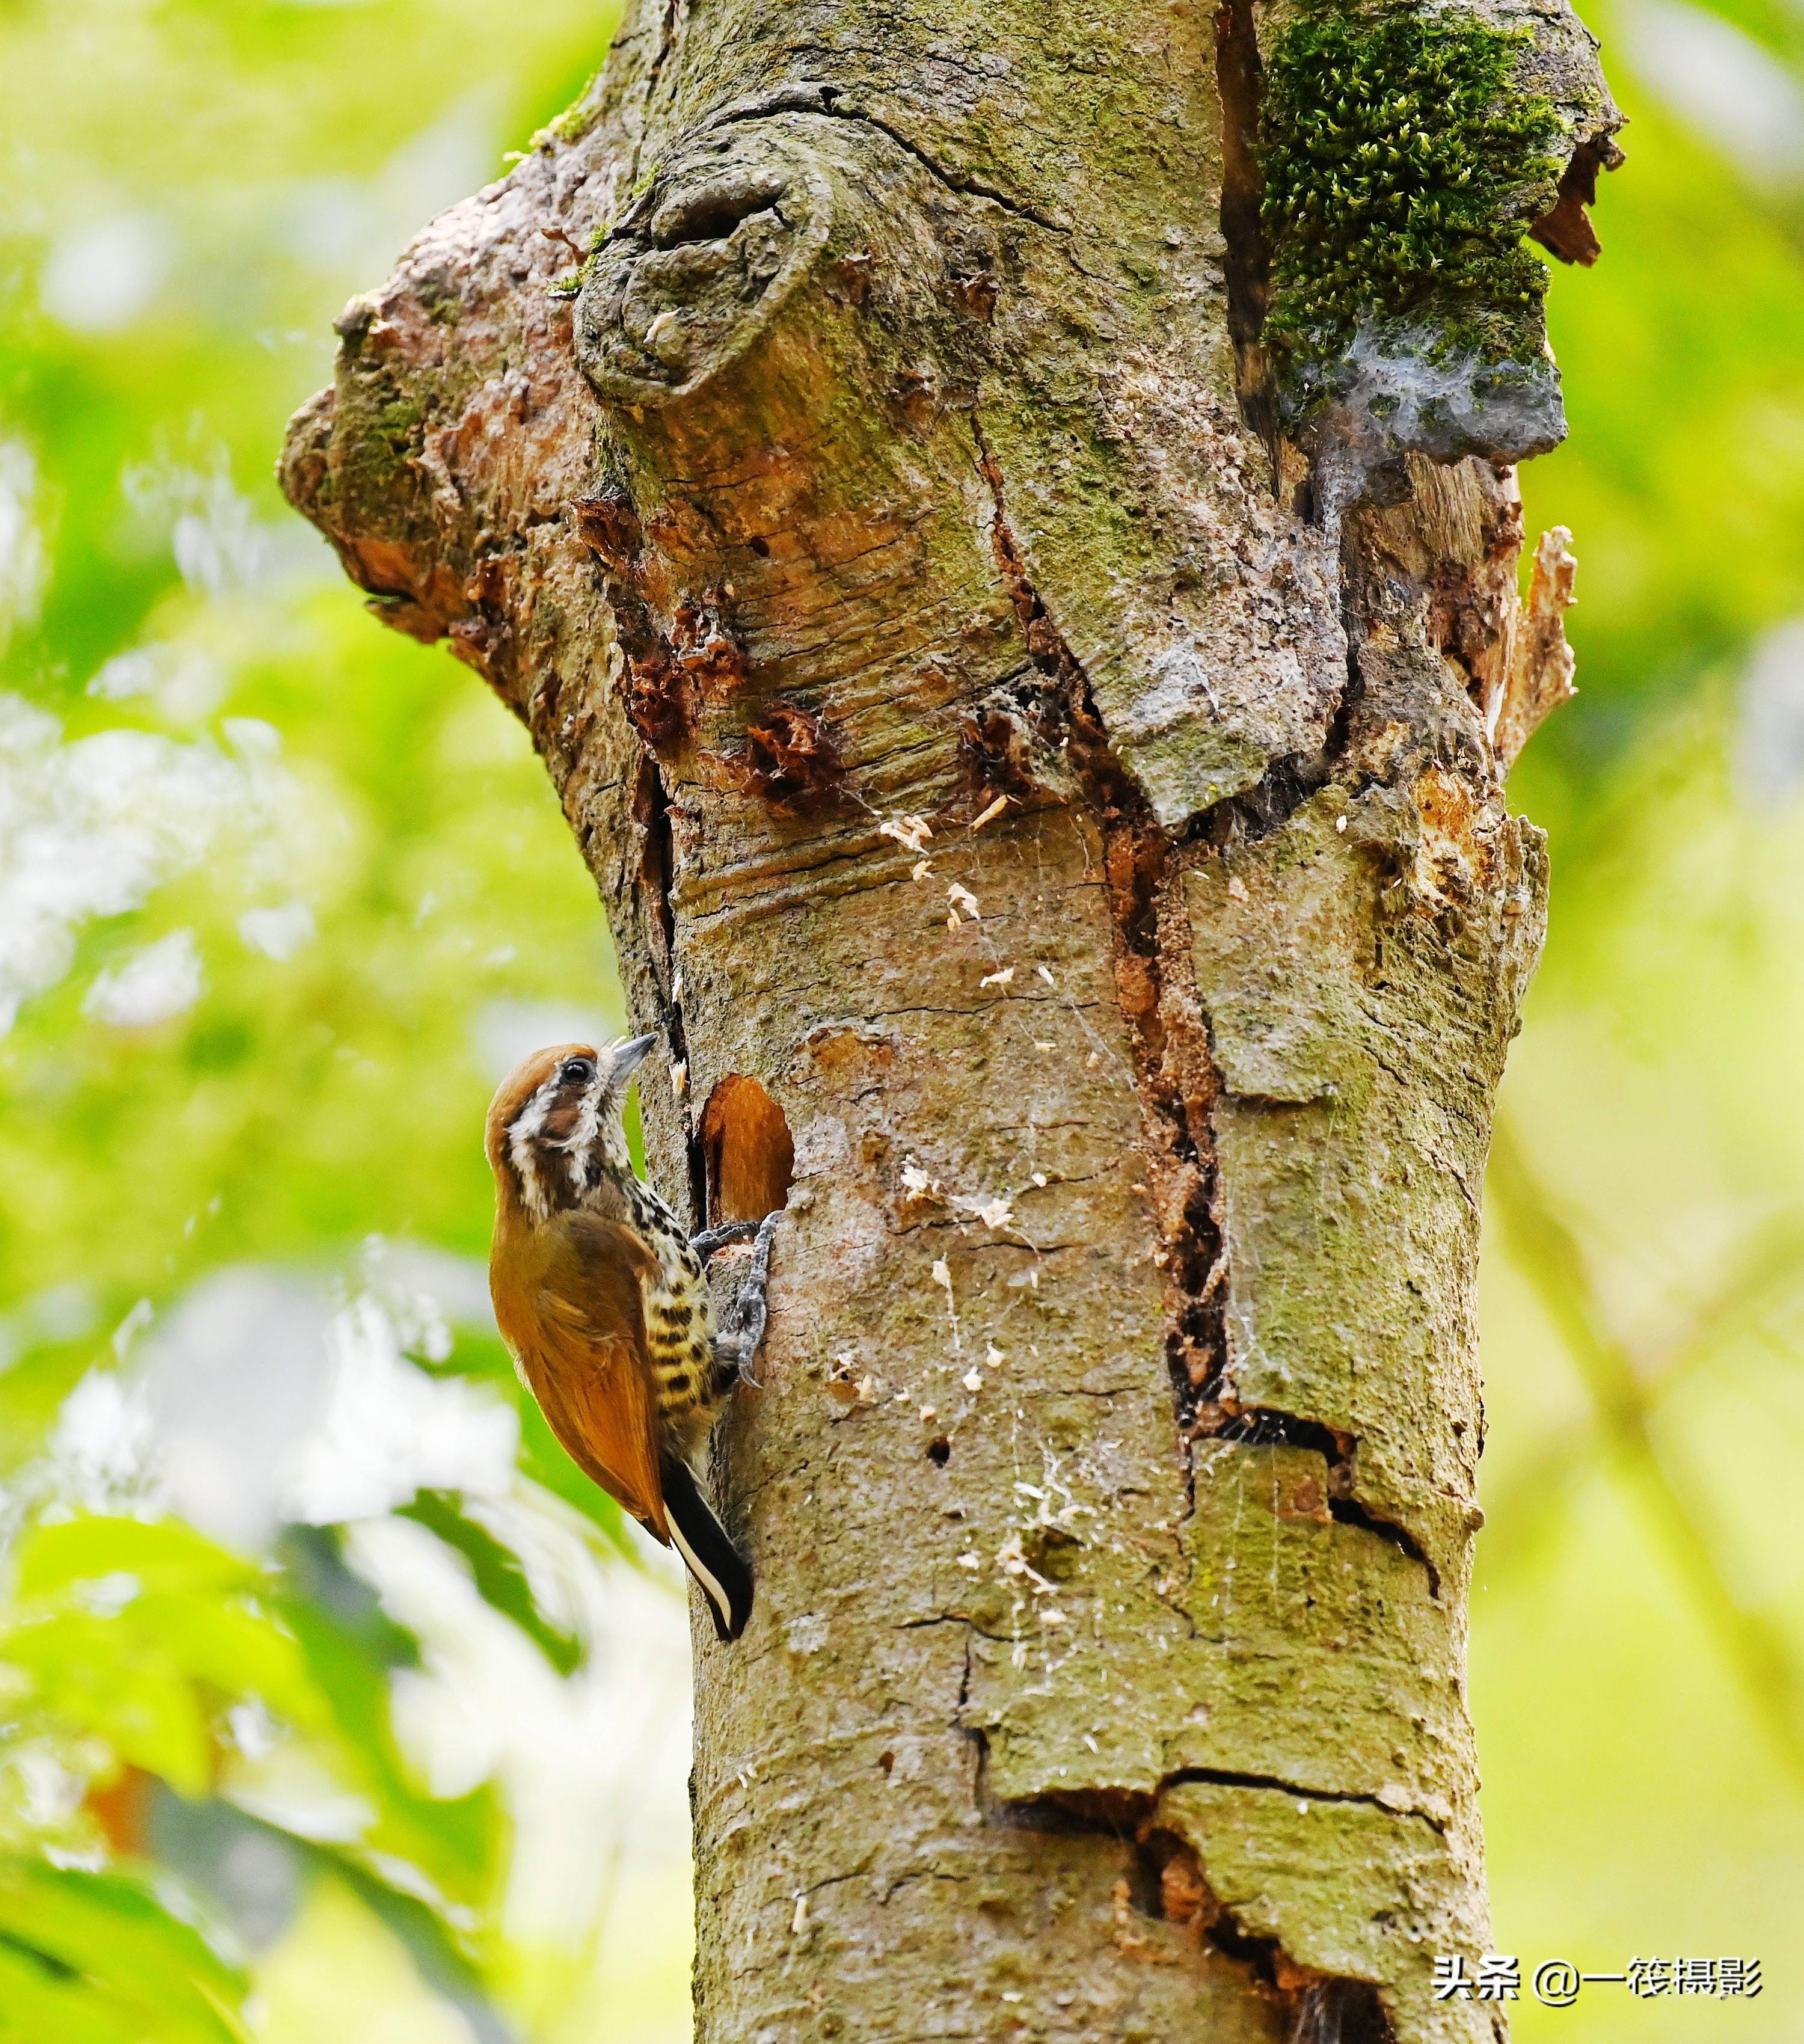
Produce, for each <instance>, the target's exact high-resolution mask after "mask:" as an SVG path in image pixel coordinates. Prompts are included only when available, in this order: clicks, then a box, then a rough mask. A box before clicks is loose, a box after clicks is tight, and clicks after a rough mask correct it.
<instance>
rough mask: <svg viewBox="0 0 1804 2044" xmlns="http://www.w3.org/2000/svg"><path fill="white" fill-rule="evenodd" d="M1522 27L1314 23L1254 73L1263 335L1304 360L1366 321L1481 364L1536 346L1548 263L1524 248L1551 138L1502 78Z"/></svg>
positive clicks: (1422, 19)
mask: <svg viewBox="0 0 1804 2044" xmlns="http://www.w3.org/2000/svg"><path fill="white" fill-rule="evenodd" d="M1529 40H1530V37H1529V33H1528V31H1527V30H1526V29H1515V30H1511V29H1497V28H1495V27H1493V26H1491V25H1490V24H1489V23H1487V22H1485V21H1480V20H1479V19H1478V18H1476V17H1474V16H1472V15H1470V14H1464V13H1423V12H1417V11H1414V10H1411V11H1408V12H1404V13H1392V14H1387V15H1384V16H1380V17H1375V18H1366V19H1363V20H1361V19H1358V18H1354V19H1350V20H1349V19H1347V18H1345V17H1334V16H1327V15H1309V16H1306V17H1304V18H1303V19H1302V20H1300V21H1296V22H1295V23H1293V24H1292V25H1291V26H1290V27H1289V28H1288V29H1286V30H1285V32H1284V35H1283V37H1281V38H1280V40H1279V42H1278V44H1277V47H1276V49H1275V50H1274V51H1273V52H1272V58H1271V61H1270V63H1269V67H1268V70H1267V75H1266V90H1265V107H1264V112H1263V116H1262V122H1261V129H1262V133H1261V165H1262V167H1263V170H1264V173H1265V201H1264V216H1263V217H1264V221H1265V232H1266V236H1267V238H1268V240H1269V242H1270V244H1271V248H1272V284H1273V297H1272V309H1271V313H1270V315H1269V319H1268V321H1267V325H1266V334H1267V337H1268V339H1269V340H1270V341H1271V342H1272V344H1273V345H1274V346H1275V347H1276V348H1278V349H1279V350H1280V352H1282V353H1284V355H1288V356H1289V357H1290V358H1291V359H1292V360H1293V362H1295V363H1298V364H1299V366H1301V365H1305V364H1307V363H1310V362H1311V361H1315V362H1317V363H1319V362H1321V361H1322V360H1323V359H1326V358H1330V357H1333V356H1336V355H1341V354H1342V353H1344V352H1345V349H1346V348H1347V347H1348V346H1349V344H1350V342H1351V340H1352V338H1353V334H1354V333H1355V332H1356V331H1357V329H1358V328H1360V327H1361V326H1362V325H1364V326H1367V327H1369V328H1376V329H1377V331H1378V332H1380V334H1384V333H1386V332H1391V333H1396V334H1399V335H1400V334H1403V333H1405V332H1409V333H1414V334H1419V333H1421V332H1424V331H1426V332H1430V333H1432V334H1433V335H1434V336H1436V339H1435V341H1434V349H1435V352H1437V353H1439V354H1442V355H1452V354H1461V355H1475V356H1476V357H1478V358H1479V359H1481V360H1485V361H1503V360H1518V361H1526V360H1530V359H1533V358H1534V357H1536V356H1537V355H1539V354H1540V352H1541V332H1542V326H1541V302H1542V298H1543V296H1544V294H1545V290H1546V285H1547V267H1546V265H1545V263H1542V262H1541V260H1540V259H1539V258H1538V257H1537V256H1536V255H1533V254H1532V253H1531V252H1530V251H1529V250H1528V249H1527V248H1525V247H1524V246H1523V243H1522V235H1523V232H1524V230H1525V229H1526V226H1527V225H1528V223H1529V222H1530V221H1531V220H1532V219H1533V218H1534V217H1536V216H1537V214H1538V213H1541V212H1542V211H1544V210H1545V208H1546V207H1547V206H1549V205H1551V204H1552V203H1553V194H1554V188H1555V185H1556V181H1557V178H1558V171H1559V166H1558V163H1557V161H1556V158H1555V156H1554V154H1553V151H1554V148H1555V145H1556V144H1557V142H1558V141H1559V140H1560V135H1561V133H1562V129H1561V125H1560V120H1559V117H1558V116H1557V115H1556V113H1555V112H1554V109H1553V105H1552V102H1550V101H1549V100H1548V99H1547V98H1545V97H1544V96H1542V95H1541V94H1524V93H1523V92H1522V91H1521V90H1519V89H1518V88H1517V87H1516V86H1514V84H1513V82H1512V81H1513V75H1514V71H1515V69H1516V67H1517V65H1518V62H1519V60H1520V58H1521V56H1522V50H1523V47H1524V45H1525V44H1526V43H1527V42H1528V41H1529Z"/></svg>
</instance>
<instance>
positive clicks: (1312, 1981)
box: [980, 1735, 1442, 2044]
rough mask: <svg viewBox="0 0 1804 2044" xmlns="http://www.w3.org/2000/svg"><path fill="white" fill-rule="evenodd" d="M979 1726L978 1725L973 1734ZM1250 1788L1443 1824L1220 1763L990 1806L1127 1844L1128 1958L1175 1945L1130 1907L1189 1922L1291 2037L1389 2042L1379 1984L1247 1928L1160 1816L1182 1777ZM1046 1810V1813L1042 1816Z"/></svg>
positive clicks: (1185, 1841) (1122, 1945)
mask: <svg viewBox="0 0 1804 2044" xmlns="http://www.w3.org/2000/svg"><path fill="white" fill-rule="evenodd" d="M980 1736H981V1735H980ZM1192 1782H1193V1783H1207V1784H1210V1785H1216V1786H1219V1787H1224V1788H1253V1789H1257V1790H1259V1791H1261V1792H1267V1793H1270V1794H1273V1795H1279V1796H1290V1797H1293V1798H1295V1799H1296V1800H1299V1801H1307V1802H1312V1803H1334V1804H1361V1805H1364V1806H1366V1807H1368V1808H1373V1809H1377V1810H1380V1811H1382V1812H1384V1814H1385V1815H1388V1816H1392V1817H1395V1816H1408V1817H1410V1818H1411V1819H1417V1820H1418V1821H1420V1822H1422V1823H1425V1824H1426V1825H1427V1826H1428V1827H1429V1828H1430V1830H1432V1831H1434V1832H1435V1833H1436V1834H1437V1835H1440V1834H1441V1830H1442V1827H1441V1826H1440V1825H1439V1824H1437V1823H1435V1821H1434V1819H1432V1818H1430V1817H1429V1816H1428V1815H1426V1813H1425V1812H1420V1811H1413V1810H1412V1811H1397V1810H1393V1809H1392V1808H1391V1807H1390V1805H1389V1804H1387V1803H1385V1802H1384V1801H1383V1800H1381V1799H1380V1797H1378V1796H1367V1795H1361V1794H1359V1793H1357V1792H1349V1791H1345V1790H1334V1789H1330V1790H1326V1791H1324V1790H1318V1789H1313V1788H1306V1787H1304V1786H1303V1785H1300V1784H1299V1783H1296V1782H1291V1781H1283V1780H1281V1779H1280V1778H1278V1777H1276V1776H1272V1775H1261V1774H1242V1773H1235V1772H1234V1771H1232V1770H1230V1769H1218V1768H1185V1769H1180V1770H1178V1771H1176V1772H1175V1773H1171V1774H1169V1775H1167V1776H1165V1777H1164V1778H1163V1779H1162V1780H1161V1781H1160V1782H1159V1784H1158V1785H1157V1787H1156V1788H1153V1789H1152V1790H1150V1791H1148V1790H1133V1789H1114V1788H1094V1789H1088V1790H1080V1791H1074V1792H1070V1793H1069V1794H1061V1793H1060V1792H1053V1793H1052V1794H1050V1795H1049V1796H1043V1797H1035V1798H1034V1799H1032V1800H1031V1802H1029V1803H1027V1804H1011V1805H1008V1806H1004V1808H1003V1809H1001V1810H1000V1811H998V1812H996V1814H997V1815H1000V1816H1001V1817H1002V1818H1003V1819H1004V1821H1011V1822H1013V1823H1016V1824H1026V1825H1028V1826H1031V1827H1033V1828H1036V1829H1050V1830H1058V1831H1066V1830H1069V1831H1088V1832H1091V1833H1094V1834H1098V1835H1103V1836H1107V1837H1111V1838H1116V1839H1118V1840H1119V1842H1121V1843H1122V1844H1123V1846H1125V1847H1126V1848H1127V1855H1128V1858H1127V1873H1125V1874H1124V1876H1123V1878H1122V1879H1120V1880H1119V1881H1117V1882H1116V1883H1115V1930H1114V1937H1115V1944H1116V1945H1117V1946H1119V1949H1120V1950H1122V1951H1123V1953H1124V1954H1127V1956H1129V1957H1130V1958H1140V1959H1143V1960H1146V1961H1150V1962H1152V1963H1154V1964H1157V1963H1161V1962H1163V1963H1167V1964H1169V1963H1171V1962H1172V1961H1173V1958H1175V1956H1176V1955H1175V1954H1171V1953H1169V1952H1168V1951H1166V1950H1163V1949H1161V1947H1159V1946H1156V1945H1154V1944H1153V1942H1152V1941H1151V1940H1150V1939H1149V1938H1145V1937H1142V1936H1141V1935H1140V1934H1138V1933H1136V1932H1135V1931H1134V1929H1133V1912H1134V1911H1136V1910H1137V1911H1138V1913H1139V1914H1140V1915H1142V1916H1146V1917H1150V1918H1153V1919H1157V1920H1159V1921H1161V1922H1164V1923H1169V1924H1173V1925H1174V1926H1176V1927H1180V1928H1182V1929H1185V1930H1188V1931H1189V1932H1190V1934H1192V1937H1193V1938H1195V1939H1196V1942H1197V1944H1198V1945H1199V1946H1201V1945H1203V1944H1207V1945H1208V1946H1211V1947H1213V1949H1214V1950H1216V1951H1218V1952H1219V1953H1221V1954H1222V1956H1223V1957H1225V1958H1230V1959H1232V1960H1234V1961H1235V1962H1236V1963H1237V1964H1238V1965H1242V1966H1245V1967H1246V1969H1247V1970H1248V1971H1249V1973H1250V1974H1251V1975H1252V1977H1253V1978H1254V1979H1255V1980H1257V1981H1259V1982H1260V1983H1261V1985H1262V1986H1264V1987H1265V1988H1268V1989H1269V1990H1270V1991H1271V1992H1272V1993H1273V1994H1274V1995H1276V1996H1277V1997H1279V1998H1280V2000H1281V2001H1282V2002H1283V2004H1284V2006H1285V2008H1286V2009H1287V2011H1288V2014H1289V2016H1290V2023H1291V2027H1290V2034H1289V2044H1395V2031H1394V2029H1393V2027H1392V2026H1391V2019H1390V2015H1389V2013H1388V2011H1387V2010H1386V2008H1385V2007H1384V2002H1383V2000H1382V1999H1381V1996H1380V1989H1379V1986H1378V1984H1377V1983H1376V1982H1375V1981H1370V1980H1362V1979H1360V1978H1358V1977H1357V1976H1353V1975H1348V1974H1338V1973H1324V1972H1323V1971H1322V1969H1320V1968H1319V1967H1316V1966H1311V1965H1303V1964H1302V1963H1301V1962H1299V1961H1297V1960H1296V1959H1294V1958H1292V1956H1291V1955H1290V1954H1289V1953H1288V1952H1287V1951H1286V1950H1284V1946H1283V1943H1282V1942H1281V1940H1280V1938H1277V1937H1276V1936H1273V1935H1271V1934H1267V1933H1264V1932H1260V1931H1252V1930H1249V1928H1248V1927H1246V1924H1245V1923H1243V1922H1242V1920H1241V1919H1240V1917H1239V1916H1238V1914H1237V1913H1236V1911H1234V1908H1232V1907H1231V1906H1230V1905H1229V1904H1226V1903H1224V1902H1223V1901H1222V1900H1221V1898H1220V1897H1219V1896H1218V1895H1217V1894H1216V1893H1215V1891H1214V1889H1213V1888H1211V1886H1210V1884H1209V1880H1208V1876H1207V1872H1206V1870H1205V1869H1204V1866H1203V1860H1202V1858H1201V1857H1200V1855H1199V1853H1198V1850H1197V1848H1196V1845H1195V1843H1194V1842H1192V1839H1191V1838H1188V1837H1187V1836H1185V1835H1184V1834H1183V1833H1182V1832H1180V1831H1178V1830H1176V1829H1175V1828H1173V1825H1172V1824H1171V1823H1169V1821H1161V1813H1160V1804H1161V1799H1162V1798H1163V1796H1165V1792H1166V1791H1167V1790H1168V1789H1169V1788H1179V1787H1181V1786H1183V1785H1184V1784H1185V1783H1192ZM1049 1820H1050V1821H1049Z"/></svg>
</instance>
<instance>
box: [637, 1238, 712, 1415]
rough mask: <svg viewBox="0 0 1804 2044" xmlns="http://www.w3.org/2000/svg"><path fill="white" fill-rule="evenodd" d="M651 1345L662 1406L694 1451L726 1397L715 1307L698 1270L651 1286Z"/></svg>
mask: <svg viewBox="0 0 1804 2044" xmlns="http://www.w3.org/2000/svg"><path fill="white" fill-rule="evenodd" d="M645 1338H646V1339H645V1345H646V1350H647V1354H648V1355H649V1357H650V1358H651V1369H652V1374H653V1375H654V1377H655V1378H656V1379H657V1383H658V1417H659V1418H660V1419H661V1420H662V1422H663V1423H664V1425H665V1427H666V1428H667V1429H669V1430H670V1431H671V1432H673V1433H674V1434H675V1435H677V1440H678V1445H679V1447H681V1451H682V1452H684V1453H685V1454H686V1453H688V1451H689V1447H691V1446H692V1445H693V1442H694V1440H695V1439H697V1438H699V1436H700V1434H701V1433H703V1432H705V1431H706V1430H707V1427H708V1423H710V1422H711V1420H712V1418H713V1416H714V1413H715V1412H716V1409H717V1408H718V1407H719V1405H720V1390H719V1387H718V1385H717V1383H716V1378H717V1376H718V1374H719V1373H718V1370H717V1368H716V1362H715V1357H714V1308H713V1302H712V1301H711V1300H710V1298H709V1297H708V1286H707V1283H706V1281H705V1280H704V1278H703V1277H702V1276H701V1274H700V1272H699V1271H697V1273H696V1274H694V1276H693V1277H691V1276H690V1275H689V1274H688V1273H687V1272H686V1271H685V1272H683V1273H681V1274H677V1276H676V1277H675V1278H674V1281H672V1282H668V1283H666V1284H663V1285H658V1287H657V1288H656V1289H652V1290H648V1291H647V1293H646V1299H645Z"/></svg>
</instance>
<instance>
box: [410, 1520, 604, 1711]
mask: <svg viewBox="0 0 1804 2044" xmlns="http://www.w3.org/2000/svg"><path fill="white" fill-rule="evenodd" d="M399 1516H400V1517H401V1518H403V1519H411V1520H413V1521H414V1522H415V1523H416V1524H418V1525H420V1526H424V1527H425V1528H426V1530H427V1531H428V1532H430V1533H434V1534H436V1535H437V1536H438V1537H439V1539H441V1540H443V1542H444V1543H445V1545H446V1546H447V1547H451V1548H455V1550H456V1551H457V1552H458V1553H459V1554H461V1555H463V1558H464V1559H465V1560H466V1562H468V1563H469V1564H470V1573H471V1574H472V1575H473V1576H474V1578H475V1581H476V1589H477V1593H478V1596H481V1598H482V1601H483V1602H484V1603H485V1604H488V1605H489V1607H490V1608H492V1609H493V1610H495V1611H498V1612H501V1616H503V1617H504V1618H510V1619H512V1620H513V1622H514V1623H515V1624H516V1625H517V1626H518V1627H520V1631H522V1632H524V1634H525V1635H526V1636H527V1638H528V1639H530V1640H531V1641H532V1642H533V1644H534V1645H535V1646H536V1647H537V1648H538V1649H539V1652H540V1653H541V1654H543V1655H544V1657H545V1658H546V1659H547V1661H549V1662H551V1666H553V1667H554V1668H555V1669H557V1671H558V1673H559V1674H560V1675H568V1674H569V1673H571V1671H572V1670H573V1669H576V1668H578V1667H579V1666H581V1665H582V1658H583V1643H582V1640H581V1639H578V1637H577V1635H575V1634H574V1633H573V1632H566V1631H565V1630H564V1629H563V1628H562V1627H561V1626H559V1625H557V1624H555V1623H553V1621H552V1620H551V1619H550V1618H548V1617H547V1616H546V1614H545V1612H543V1611H542V1610H541V1609H540V1608H539V1602H538V1600H537V1599H536V1598H535V1596H533V1594H532V1583H531V1582H530V1581H529V1580H528V1577H527V1573H526V1571H525V1569H524V1568H522V1567H521V1566H520V1559H519V1557H518V1556H517V1555H516V1554H514V1553H513V1552H512V1550H511V1549H509V1548H508V1547H505V1546H503V1545H502V1544H501V1542H500V1541H499V1540H497V1539H496V1538H495V1536H494V1535H493V1534H492V1533H491V1532H490V1531H489V1530H488V1528H487V1527H485V1526H479V1525H478V1523H476V1521H475V1520H473V1519H470V1518H466V1516H465V1515H464V1513H463V1510H462V1508H461V1507H460V1505H459V1500H458V1499H457V1497H456V1496H455V1493H451V1492H450V1491H443V1490H423V1491H421V1492H420V1493H419V1495H418V1496H416V1497H415V1499H414V1500H413V1503H412V1504H406V1505H403V1506H402V1507H401V1511H400V1513H399Z"/></svg>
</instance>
